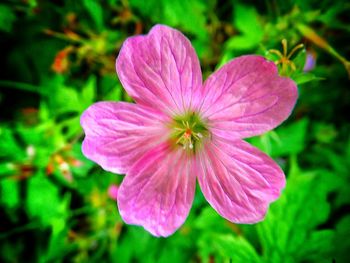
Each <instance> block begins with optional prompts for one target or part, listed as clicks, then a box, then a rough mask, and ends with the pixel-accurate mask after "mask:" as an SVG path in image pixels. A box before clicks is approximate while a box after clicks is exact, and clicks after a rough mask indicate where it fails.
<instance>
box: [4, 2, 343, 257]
mask: <svg viewBox="0 0 350 263" xmlns="http://www.w3.org/2000/svg"><path fill="white" fill-rule="evenodd" d="M349 11H350V4H349V3H348V2H347V1H330V0H325V1H315V0H297V1H291V0H286V1H282V0H266V1H239V0H231V1H220V0H209V1H204V0H189V1H180V0H157V1H155V0H149V1H144V0H129V1H128V0H103V1H93V0H59V1H38V0H25V1H14V0H13V1H11V0H7V1H2V3H1V4H0V43H1V47H2V54H3V55H5V56H4V58H3V63H2V64H4V66H3V67H2V70H1V71H0V77H1V80H0V222H1V223H0V261H1V262H242V263H246V262H252V263H254V262H266V263H267V262H269V263H271V262H272V263H274V262H276V263H277V262H282V263H286V262H337V263H338V262H349V257H348V251H349V249H350V238H349V237H350V213H349V212H350V173H349V171H350V123H349V121H348V112H349V110H350V109H349V102H350V90H349V79H348V73H347V71H350V67H349V62H348V61H347V60H346V59H345V58H350V48H349V45H348V43H349V40H350V38H349V32H350V23H349V22H350V21H349V16H348V13H349ZM156 23H162V24H167V25H170V26H173V27H176V28H178V29H180V30H181V31H182V32H184V33H185V34H186V35H187V36H188V37H189V38H190V39H191V41H192V43H193V45H194V47H195V48H196V51H197V53H198V55H199V58H200V60H201V65H202V71H203V73H204V76H208V75H209V74H210V73H211V72H213V71H214V70H215V69H216V68H217V67H219V66H220V65H222V64H223V63H225V62H227V61H228V60H230V59H232V58H234V57H236V56H239V55H242V54H260V55H263V56H266V57H267V58H269V59H272V60H274V61H277V60H278V59H279V58H278V57H276V56H274V55H275V54H273V53H271V52H269V50H271V49H276V50H281V52H282V46H281V40H282V39H286V40H287V43H288V52H289V51H290V50H291V49H292V48H293V47H294V46H296V45H297V44H299V43H303V44H304V48H303V50H299V51H297V52H296V53H295V54H294V55H293V56H291V57H290V60H291V61H292V62H293V63H294V64H295V67H296V68H295V70H294V69H292V68H289V67H288V69H287V70H286V71H285V72H281V73H283V74H285V75H287V76H289V77H291V78H293V79H294V80H295V81H296V82H297V83H298V88H299V94H300V97H299V100H298V103H297V105H296V108H295V110H294V113H293V115H292V116H291V117H290V118H289V119H288V120H287V121H286V122H285V123H284V124H283V125H281V126H280V127H278V128H277V129H275V130H274V131H271V132H268V133H266V134H264V135H262V136H259V137H255V138H251V139H249V141H250V142H251V143H253V144H254V145H255V146H257V147H259V148H260V149H262V150H263V151H265V152H267V153H268V154H269V155H271V156H272V157H273V158H275V159H276V161H277V162H278V163H279V164H280V165H281V166H282V167H283V169H284V170H285V172H286V175H287V186H286V189H285V190H284V192H283V194H282V196H281V198H280V199H278V200H277V201H276V202H275V203H273V204H272V205H271V207H270V209H269V211H268V214H267V216H266V219H265V220H264V221H263V222H261V223H259V224H256V225H235V224H232V223H230V222H228V221H226V220H225V219H223V218H221V217H220V216H219V215H218V214H217V213H216V212H215V211H214V210H213V209H212V208H211V207H210V206H209V205H208V204H207V203H206V201H205V199H204V197H203V196H202V194H201V193H200V191H197V193H196V197H195V201H194V205H193V208H192V210H191V213H190V215H189V218H188V219H187V221H186V223H185V225H184V226H183V227H182V228H180V229H179V230H178V231H177V232H176V233H175V234H174V235H173V236H171V237H169V238H167V239H162V238H155V237H152V236H151V235H149V234H148V233H147V232H146V231H144V230H143V229H142V228H140V227H135V226H128V225H125V224H124V223H123V222H122V221H121V219H120V216H119V214H118V210H117V205H116V203H115V201H114V200H112V199H111V198H110V197H109V196H108V188H109V186H110V185H112V184H120V182H121V181H122V179H123V177H122V176H120V175H114V174H111V173H107V172H105V171H103V170H102V169H101V168H100V167H98V166H97V165H95V164H94V163H92V162H90V161H89V160H87V159H86V158H84V157H83V155H82V153H81V150H80V148H81V140H82V136H83V134H82V130H81V127H80V124H79V118H80V115H81V113H82V112H83V111H84V109H86V108H87V107H88V106H89V105H91V104H92V103H93V102H95V101H99V100H114V101H118V100H126V101H130V98H129V97H128V96H127V94H125V92H124V90H123V89H122V87H121V84H120V83H119V81H118V79H117V76H116V74H115V70H114V62H115V58H116V56H117V54H118V50H119V48H120V46H121V44H122V43H123V41H124V40H125V38H126V37H129V36H131V35H134V34H141V33H146V32H148V30H149V29H150V28H151V27H152V26H153V25H154V24H156ZM307 55H309V56H311V57H312V58H313V59H314V60H315V61H316V66H315V67H314V68H313V69H311V71H308V72H304V70H303V69H304V65H305V63H306V61H307V60H306V57H307ZM280 69H282V67H280ZM197 190H198V189H197Z"/></svg>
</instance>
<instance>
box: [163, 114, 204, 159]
mask: <svg viewBox="0 0 350 263" xmlns="http://www.w3.org/2000/svg"><path fill="white" fill-rule="evenodd" d="M169 128H170V129H172V130H173V132H172V134H171V139H172V142H174V143H175V145H180V146H181V147H182V148H183V149H184V150H187V151H189V150H191V151H190V152H194V151H196V150H197V149H198V147H200V145H201V141H202V139H203V138H204V137H206V135H207V134H208V129H207V128H206V125H205V122H203V121H202V120H201V119H200V116H199V115H197V114H196V113H194V112H188V113H186V114H185V115H183V116H177V117H175V118H174V119H173V122H172V123H170V127H169Z"/></svg>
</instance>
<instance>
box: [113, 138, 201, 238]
mask: <svg viewBox="0 0 350 263" xmlns="http://www.w3.org/2000/svg"><path fill="white" fill-rule="evenodd" d="M191 159H192V157H191V156H189V155H187V153H186V152H185V151H183V150H182V149H176V150H174V149H172V147H171V146H170V145H168V144H167V143H164V144H161V145H159V146H158V147H156V148H154V149H152V150H151V151H149V152H148V153H147V154H145V155H144V156H143V157H142V158H141V159H140V160H139V161H138V162H137V163H136V164H135V165H134V166H133V168H132V169H131V170H130V171H129V173H128V175H127V176H126V177H125V179H124V181H123V183H122V185H121V187H120V189H119V194H118V205H119V211H120V214H121V216H122V218H123V219H124V220H125V222H127V223H129V224H136V225H142V226H143V227H144V228H145V229H147V230H148V231H149V232H151V233H152V234H153V235H155V236H169V235H171V234H172V233H174V231H175V230H176V229H177V228H179V227H180V226H181V225H182V224H183V223H184V221H185V219H186V217H187V215H188V213H189V211H190V208H191V205H192V201H193V197H194V190H195V186H196V177H195V174H194V171H193V169H192V161H191Z"/></svg>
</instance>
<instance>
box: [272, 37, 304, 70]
mask: <svg viewBox="0 0 350 263" xmlns="http://www.w3.org/2000/svg"><path fill="white" fill-rule="evenodd" d="M303 47H304V44H299V45H296V46H295V47H294V48H293V49H292V51H291V52H289V54H288V43H287V40H286V39H282V53H281V51H279V50H276V49H270V50H269V51H268V52H269V53H271V54H275V55H277V57H278V58H279V59H278V60H277V61H275V64H276V65H279V64H281V65H282V72H281V74H282V75H286V74H287V66H289V67H290V68H291V70H292V71H295V70H296V67H295V64H294V62H293V61H291V60H290V58H291V57H292V56H293V54H294V53H295V52H296V51H297V50H298V49H301V48H303Z"/></svg>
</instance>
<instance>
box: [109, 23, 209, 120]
mask: <svg viewBox="0 0 350 263" xmlns="http://www.w3.org/2000/svg"><path fill="white" fill-rule="evenodd" d="M116 69H117V73H118V76H119V79H120V81H121V82H122V84H123V87H124V88H125V90H126V91H127V93H128V94H129V95H130V96H131V97H132V98H133V99H134V100H135V101H136V102H137V103H139V104H142V105H147V106H149V107H153V108H156V109H157V110H158V109H159V110H162V111H163V112H166V113H168V114H179V113H183V112H184V111H186V110H187V109H188V108H191V100H192V99H198V94H197V93H198V92H199V89H200V88H201V86H202V73H201V69H200V65H199V60H198V57H197V55H196V52H195V50H194V49H193V47H192V45H191V43H190V41H189V40H188V39H187V38H186V37H185V36H184V35H183V34H182V33H181V32H179V31H177V30H175V29H172V28H170V27H167V26H163V25H157V26H154V27H153V28H152V30H151V31H150V32H149V34H147V35H144V36H135V37H131V38H128V39H127V40H125V42H124V44H123V46H122V48H121V50H120V53H119V56H118V58H117V60H116Z"/></svg>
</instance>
